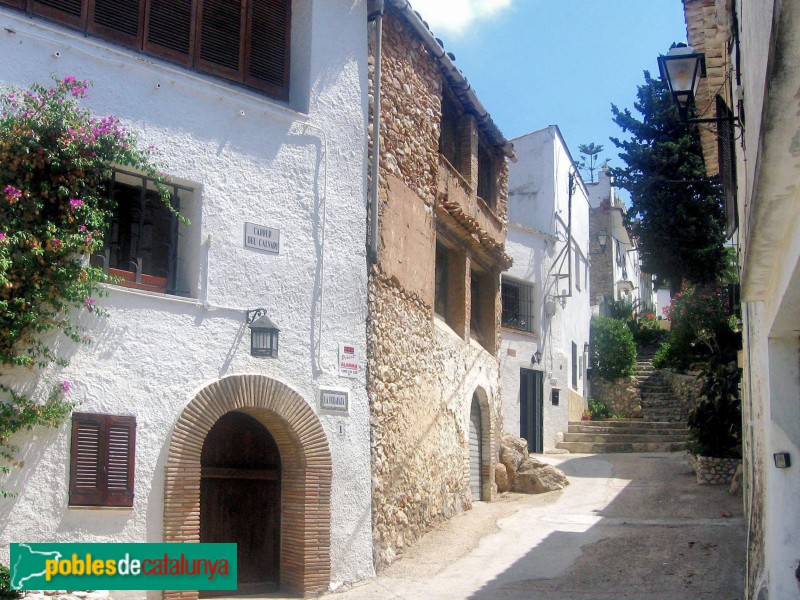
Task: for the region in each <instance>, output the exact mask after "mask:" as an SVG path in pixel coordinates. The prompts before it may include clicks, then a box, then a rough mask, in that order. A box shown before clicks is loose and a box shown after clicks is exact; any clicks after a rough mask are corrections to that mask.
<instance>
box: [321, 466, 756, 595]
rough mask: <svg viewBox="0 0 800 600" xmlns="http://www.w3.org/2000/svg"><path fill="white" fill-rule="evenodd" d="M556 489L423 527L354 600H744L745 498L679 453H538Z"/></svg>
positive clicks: (359, 588)
mask: <svg viewBox="0 0 800 600" xmlns="http://www.w3.org/2000/svg"><path fill="white" fill-rule="evenodd" d="M543 460H545V461H546V462H549V463H551V464H554V465H557V466H558V467H560V468H561V469H563V470H564V471H565V472H566V473H567V475H568V476H569V479H570V483H571V485H570V486H569V487H568V488H567V489H566V490H565V491H563V492H552V493H549V494H545V495H542V496H522V495H519V494H506V495H505V496H503V497H502V498H500V499H499V500H498V501H497V502H494V503H491V504H486V503H481V504H478V505H477V506H476V507H475V508H474V509H473V510H472V511H470V512H468V513H465V514H461V515H459V516H457V517H456V518H454V519H451V520H450V521H449V522H447V523H445V524H443V526H442V527H441V528H439V529H438V530H436V531H433V532H431V533H429V534H428V535H427V536H426V537H425V538H423V539H422V540H420V541H419V542H418V543H417V544H416V545H414V546H413V547H412V548H411V549H409V551H408V552H407V553H406V554H405V555H404V556H403V557H402V558H401V559H399V560H398V561H396V562H395V563H394V564H393V565H391V566H390V567H389V568H388V569H387V570H386V571H385V572H383V573H382V574H381V575H380V576H379V577H378V578H376V579H374V580H371V581H368V582H366V583H364V584H362V585H359V586H356V587H354V588H353V589H351V590H348V591H343V592H340V593H336V594H329V595H327V596H325V597H326V598H330V599H336V600H361V599H379V598H380V599H392V598H394V599H404V600H406V599H408V600H411V599H420V600H422V599H426V600H428V599H435V598H441V599H445V598H447V599H455V598H465V599H466V598H470V599H482V600H483V599H497V600H500V599H520V600H521V599H523V598H524V599H527V600H535V599H540V598H541V599H548V600H556V599H558V600H590V599H596V598H631V599H636V598H647V599H663V600H681V599H686V600H690V599H692V600H694V599H700V598H709V599H715V600H716V599H719V600H736V599H738V598H741V596H742V591H743V577H744V556H745V548H744V546H745V542H744V538H745V535H744V526H743V519H742V509H741V502H740V499H739V498H738V497H734V496H730V495H728V493H727V487H726V486H723V487H711V486H699V485H697V484H696V483H695V481H694V474H693V473H691V471H690V469H689V468H688V467H687V466H686V463H685V459H684V457H683V454H682V453H671V454H662V453H646V454H605V455H570V456H568V457H563V456H544V457H543Z"/></svg>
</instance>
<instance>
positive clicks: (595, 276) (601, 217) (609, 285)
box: [589, 201, 615, 305]
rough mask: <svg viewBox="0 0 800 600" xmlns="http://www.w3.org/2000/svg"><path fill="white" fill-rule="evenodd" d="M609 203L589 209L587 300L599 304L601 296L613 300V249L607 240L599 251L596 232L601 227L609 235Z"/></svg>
mask: <svg viewBox="0 0 800 600" xmlns="http://www.w3.org/2000/svg"><path fill="white" fill-rule="evenodd" d="M610 210H611V209H610V204H609V203H608V202H605V201H604V202H602V203H601V205H600V206H599V207H598V208H590V209H589V252H590V254H591V269H589V302H590V303H591V304H592V305H595V304H599V303H600V301H601V300H602V298H603V297H605V298H606V299H608V300H614V299H615V298H614V288H613V281H612V279H613V277H614V266H613V262H612V261H613V260H614V249H613V247H612V244H611V240H610V237H609V241H608V243H607V245H606V249H605V251H603V252H601V251H600V242H599V241H598V240H597V234H598V233H599V232H600V230H601V229H605V230H606V233H608V234H609V236H610V235H611V221H610V218H609V216H610V212H609V211H610Z"/></svg>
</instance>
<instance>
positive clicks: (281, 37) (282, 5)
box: [244, 0, 292, 99]
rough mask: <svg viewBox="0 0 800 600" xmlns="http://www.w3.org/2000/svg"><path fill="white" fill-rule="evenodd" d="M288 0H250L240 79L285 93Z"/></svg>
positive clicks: (288, 35)
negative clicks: (245, 51) (243, 60)
mask: <svg viewBox="0 0 800 600" xmlns="http://www.w3.org/2000/svg"><path fill="white" fill-rule="evenodd" d="M291 4H292V3H291V1H290V0H250V6H249V10H248V28H247V38H246V39H247V44H246V47H247V58H246V70H245V73H244V82H245V83H246V84H247V85H251V86H253V87H258V88H262V89H264V90H266V91H267V92H269V93H271V94H273V95H274V96H277V97H279V98H283V99H287V98H288V97H289V48H290V46H291V37H290V32H291V21H292V16H291Z"/></svg>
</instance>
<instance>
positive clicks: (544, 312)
mask: <svg viewBox="0 0 800 600" xmlns="http://www.w3.org/2000/svg"><path fill="white" fill-rule="evenodd" d="M513 143H514V147H515V149H516V152H517V157H518V162H517V163H515V164H512V165H511V166H510V170H509V193H508V213H509V224H508V238H507V240H506V252H507V253H508V254H509V256H511V257H512V258H513V260H514V264H513V266H512V267H511V269H510V270H509V271H508V272H507V273H504V274H503V278H502V304H503V313H502V331H501V340H502V345H501V348H500V362H501V364H502V378H503V417H504V427H505V429H506V430H507V431H508V432H509V433H512V434H514V435H519V436H521V437H524V438H525V439H527V441H528V447H529V449H530V450H531V451H532V452H547V451H549V450H553V449H555V447H556V444H557V443H558V442H559V441H560V440H561V439H562V435H563V433H564V432H565V431H566V430H567V424H568V422H569V421H570V420H579V419H580V418H581V414H582V413H583V411H584V409H585V408H586V389H587V386H586V359H587V349H588V343H589V321H590V318H591V309H590V306H589V279H588V276H589V258H590V257H589V201H588V194H587V191H586V186H585V185H584V183H583V181H582V179H581V177H580V175H579V173H578V170H577V168H576V166H575V163H574V161H573V160H572V157H571V156H570V153H569V150H568V149H567V145H566V143H565V142H564V139H563V137H562V136H561V132H560V131H559V129H558V127H557V126H555V125H551V126H549V127H547V128H545V129H541V130H539V131H534V132H533V133H529V134H527V135H524V136H522V137H520V138H517V139H515V140H513Z"/></svg>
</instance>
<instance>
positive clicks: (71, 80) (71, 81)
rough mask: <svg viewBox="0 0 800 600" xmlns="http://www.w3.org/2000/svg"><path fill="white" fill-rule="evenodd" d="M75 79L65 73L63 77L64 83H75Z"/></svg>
mask: <svg viewBox="0 0 800 600" xmlns="http://www.w3.org/2000/svg"><path fill="white" fill-rule="evenodd" d="M76 81H77V79H75V76H74V75H67V76H66V77H64V83H75V82H76Z"/></svg>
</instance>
